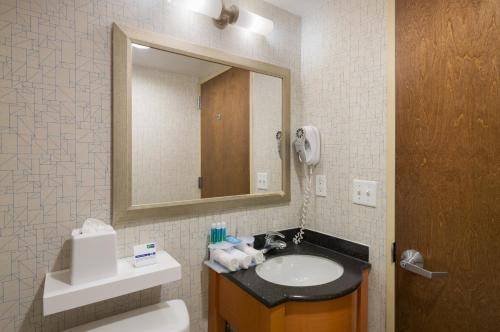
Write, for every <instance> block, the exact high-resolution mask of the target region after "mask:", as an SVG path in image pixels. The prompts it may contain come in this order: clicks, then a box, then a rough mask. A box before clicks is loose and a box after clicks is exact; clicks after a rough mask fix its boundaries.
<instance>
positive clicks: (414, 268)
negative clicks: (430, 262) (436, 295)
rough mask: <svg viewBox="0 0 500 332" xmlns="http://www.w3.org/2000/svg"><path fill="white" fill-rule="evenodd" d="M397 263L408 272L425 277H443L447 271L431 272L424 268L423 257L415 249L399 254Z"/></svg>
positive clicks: (446, 274)
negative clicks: (399, 257)
mask: <svg viewBox="0 0 500 332" xmlns="http://www.w3.org/2000/svg"><path fill="white" fill-rule="evenodd" d="M399 265H400V266H401V267H402V268H403V269H405V270H408V271H410V272H413V273H416V274H418V275H420V276H422V277H424V278H427V279H434V278H443V277H446V276H448V272H432V271H428V270H426V269H424V257H423V256H422V254H421V253H419V252H418V251H416V250H413V249H409V250H405V251H403V253H402V254H401V261H400V262H399Z"/></svg>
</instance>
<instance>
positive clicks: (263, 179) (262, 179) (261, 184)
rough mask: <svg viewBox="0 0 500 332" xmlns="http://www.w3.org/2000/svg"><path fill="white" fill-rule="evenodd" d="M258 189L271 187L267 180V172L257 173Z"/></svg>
mask: <svg viewBox="0 0 500 332" xmlns="http://www.w3.org/2000/svg"><path fill="white" fill-rule="evenodd" d="M257 189H260V190H267V189H269V184H268V182H267V173H257Z"/></svg>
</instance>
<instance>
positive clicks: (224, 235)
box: [221, 222, 227, 241]
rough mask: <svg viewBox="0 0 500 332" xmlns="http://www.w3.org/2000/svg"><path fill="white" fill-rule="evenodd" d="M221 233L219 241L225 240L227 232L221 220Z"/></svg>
mask: <svg viewBox="0 0 500 332" xmlns="http://www.w3.org/2000/svg"><path fill="white" fill-rule="evenodd" d="M221 226H222V227H221V228H222V235H221V241H226V233H227V229H226V223H225V222H223V223H222V225H221Z"/></svg>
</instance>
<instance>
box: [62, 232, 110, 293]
mask: <svg viewBox="0 0 500 332" xmlns="http://www.w3.org/2000/svg"><path fill="white" fill-rule="evenodd" d="M71 235H72V239H73V240H72V248H73V251H72V254H71V258H72V260H71V284H72V285H76V284H81V283H85V282H89V281H94V280H98V279H103V278H109V277H113V276H115V275H116V274H117V271H118V269H117V259H116V232H115V231H114V229H113V228H112V227H108V228H106V229H100V230H99V231H96V232H94V233H82V232H81V230H80V229H75V230H73V232H72V233H71Z"/></svg>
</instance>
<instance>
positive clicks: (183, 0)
mask: <svg viewBox="0 0 500 332" xmlns="http://www.w3.org/2000/svg"><path fill="white" fill-rule="evenodd" d="M172 2H173V3H174V4H175V5H177V6H179V7H181V8H184V9H189V10H191V11H193V12H196V13H198V14H203V15H206V16H210V17H212V18H214V19H217V18H219V15H220V13H221V12H222V0H168V3H172Z"/></svg>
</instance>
